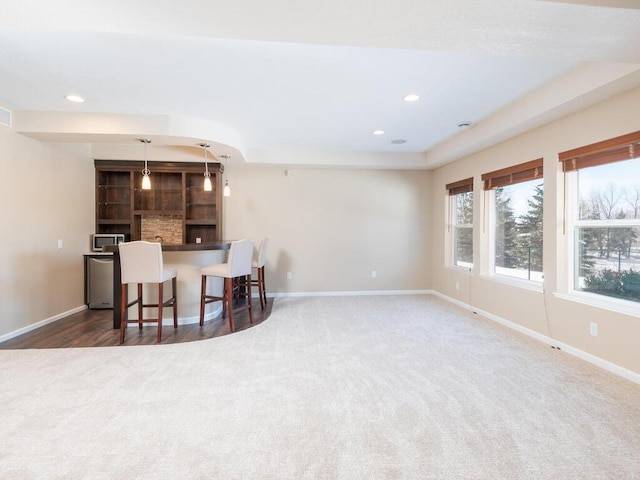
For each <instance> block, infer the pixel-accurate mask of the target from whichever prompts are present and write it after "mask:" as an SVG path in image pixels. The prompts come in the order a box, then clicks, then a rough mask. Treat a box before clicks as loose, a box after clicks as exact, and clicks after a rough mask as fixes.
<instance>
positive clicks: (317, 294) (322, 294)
mask: <svg viewBox="0 0 640 480" xmlns="http://www.w3.org/2000/svg"><path fill="white" fill-rule="evenodd" d="M433 293H435V292H434V291H433V290H375V291H374V290H371V291H369V290H364V291H348V292H282V293H268V294H267V297H272V298H278V297H280V298H284V297H353V296H360V295H362V296H366V295H370V296H374V295H428V294H433Z"/></svg>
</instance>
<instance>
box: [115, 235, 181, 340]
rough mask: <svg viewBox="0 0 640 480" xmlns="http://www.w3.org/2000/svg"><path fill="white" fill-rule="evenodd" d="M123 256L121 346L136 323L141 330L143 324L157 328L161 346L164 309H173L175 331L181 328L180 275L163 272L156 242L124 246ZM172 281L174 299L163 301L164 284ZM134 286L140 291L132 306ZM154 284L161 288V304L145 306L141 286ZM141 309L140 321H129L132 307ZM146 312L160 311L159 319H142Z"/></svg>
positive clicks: (160, 255)
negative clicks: (177, 285)
mask: <svg viewBox="0 0 640 480" xmlns="http://www.w3.org/2000/svg"><path fill="white" fill-rule="evenodd" d="M118 251H119V252H120V275H121V280H120V283H121V288H122V294H121V298H122V300H121V302H120V309H121V310H120V312H121V315H120V343H121V344H122V343H123V342H124V332H125V329H126V328H127V324H129V323H137V324H138V327H139V329H140V330H142V324H143V323H157V324H158V343H160V341H161V340H162V309H163V307H173V328H178V301H177V298H176V279H177V276H178V272H177V271H176V270H175V269H173V268H164V265H163V261H162V247H161V246H160V244H159V243H154V242H143V241H137V242H128V243H121V244H120V245H119V247H118ZM168 280H171V289H172V292H171V298H170V299H169V300H166V301H164V297H163V294H164V291H163V284H164V282H166V281H168ZM130 283H135V284H137V287H138V292H137V298H136V299H135V300H133V301H131V302H129V284H130ZM144 283H155V284H157V286H158V303H150V304H147V303H144V300H143V298H142V284H144ZM134 305H137V306H138V318H137V319H136V320H128V319H127V312H128V310H129V307H132V306H134ZM144 308H157V309H158V316H157V318H150V319H148V318H143V309H144Z"/></svg>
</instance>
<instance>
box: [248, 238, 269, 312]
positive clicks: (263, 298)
mask: <svg viewBox="0 0 640 480" xmlns="http://www.w3.org/2000/svg"><path fill="white" fill-rule="evenodd" d="M268 243H269V239H268V238H265V239H263V240H262V242H260V248H258V251H257V252H256V253H255V255H254V256H253V262H252V265H251V266H252V267H253V268H255V269H256V270H257V276H256V278H252V280H251V285H253V286H254V287H258V295H259V296H260V307H262V310H264V307H265V306H266V305H267V290H266V288H265V285H264V264H265V261H266V259H267V244H268Z"/></svg>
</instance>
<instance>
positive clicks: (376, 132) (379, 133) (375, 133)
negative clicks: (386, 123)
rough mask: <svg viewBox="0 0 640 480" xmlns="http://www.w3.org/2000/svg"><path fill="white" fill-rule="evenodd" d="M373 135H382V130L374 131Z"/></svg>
mask: <svg viewBox="0 0 640 480" xmlns="http://www.w3.org/2000/svg"><path fill="white" fill-rule="evenodd" d="M373 134H374V135H384V130H374V131H373Z"/></svg>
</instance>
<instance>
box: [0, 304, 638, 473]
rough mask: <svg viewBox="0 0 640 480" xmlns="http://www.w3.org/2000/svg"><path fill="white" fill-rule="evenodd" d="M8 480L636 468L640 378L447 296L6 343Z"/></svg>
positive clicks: (3, 401)
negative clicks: (129, 342)
mask: <svg viewBox="0 0 640 480" xmlns="http://www.w3.org/2000/svg"><path fill="white" fill-rule="evenodd" d="M0 380H1V382H2V383H1V384H2V386H3V388H2V391H1V392H0V425H1V426H2V427H1V428H2V430H1V433H0V435H1V437H0V438H1V439H2V447H1V449H0V478H2V479H41V478H46V479H124V478H127V479H536V480H538V479H552V478H553V479H634V478H640V441H639V440H640V386H638V385H636V384H634V383H632V382H629V381H627V380H625V379H622V378H619V377H617V376H615V375H612V374H611V373H609V372H606V371H604V370H601V369H599V368H598V367H595V366H593V365H590V364H587V363H584V362H582V361H581V360H579V359H576V358H574V357H571V356H569V355H567V354H566V353H564V352H562V351H557V350H554V349H551V348H549V347H548V346H546V345H543V344H542V343H539V342H537V341H535V340H532V339H530V338H528V337H525V336H522V335H520V334H518V333H516V332H513V331H511V330H509V329H506V328H504V327H502V326H500V325H498V324H495V323H493V322H491V321H489V320H486V319H484V318H482V317H480V316H478V315H474V314H472V313H471V312H467V311H465V310H463V309H461V308H459V307H456V306H454V305H451V304H449V303H447V302H445V301H443V300H441V299H438V298H436V297H433V296H430V295H419V296H371V297H368V296H363V297H304V298H302V297H291V298H278V299H276V300H275V303H274V306H273V311H272V314H271V316H270V317H269V319H268V320H266V321H265V322H264V323H262V324H260V325H258V326H255V327H253V328H250V329H248V330H244V331H241V332H238V333H235V334H232V335H227V336H224V337H218V338H213V339H210V340H204V341H199V342H193V343H181V344H173V345H151V346H126V347H104V348H80V349H51V350H4V351H0Z"/></svg>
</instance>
